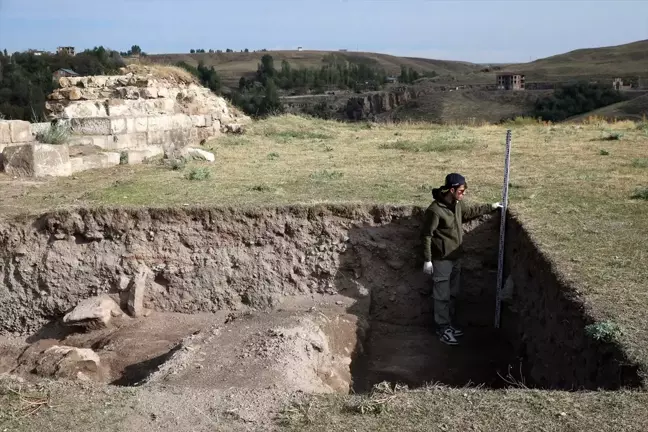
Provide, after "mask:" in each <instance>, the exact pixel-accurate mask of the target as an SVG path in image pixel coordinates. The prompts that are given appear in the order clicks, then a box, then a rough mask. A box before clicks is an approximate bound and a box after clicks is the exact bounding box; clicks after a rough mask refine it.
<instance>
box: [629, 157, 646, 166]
mask: <svg viewBox="0 0 648 432" xmlns="http://www.w3.org/2000/svg"><path fill="white" fill-rule="evenodd" d="M632 166H633V167H634V168H648V158H637V159H633V160H632Z"/></svg>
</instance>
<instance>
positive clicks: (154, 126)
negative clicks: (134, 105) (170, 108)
mask: <svg viewBox="0 0 648 432" xmlns="http://www.w3.org/2000/svg"><path fill="white" fill-rule="evenodd" d="M171 129H173V117H172V116H168V115H157V116H151V117H148V132H162V131H169V130H171ZM149 144H150V143H149Z"/></svg>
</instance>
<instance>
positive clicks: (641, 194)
mask: <svg viewBox="0 0 648 432" xmlns="http://www.w3.org/2000/svg"><path fill="white" fill-rule="evenodd" d="M630 198H632V199H640V200H648V187H638V188H636V189H635V191H634V193H633V194H632V196H631V197H630Z"/></svg>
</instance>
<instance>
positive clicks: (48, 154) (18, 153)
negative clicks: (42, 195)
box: [2, 144, 72, 177]
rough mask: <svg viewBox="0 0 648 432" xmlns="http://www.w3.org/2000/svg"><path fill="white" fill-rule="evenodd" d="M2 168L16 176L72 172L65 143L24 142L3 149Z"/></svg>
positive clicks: (40, 175) (52, 174)
mask: <svg viewBox="0 0 648 432" xmlns="http://www.w3.org/2000/svg"><path fill="white" fill-rule="evenodd" d="M2 153H3V160H4V169H5V171H6V172H7V174H9V175H15V176H18V177H32V176H33V177H44V176H69V175H70V174H71V173H72V167H71V164H70V153H69V149H68V146H67V145H51V144H25V145H19V146H13V147H7V148H5V149H4V150H3V152H2Z"/></svg>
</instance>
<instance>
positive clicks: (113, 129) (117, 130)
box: [110, 118, 127, 135]
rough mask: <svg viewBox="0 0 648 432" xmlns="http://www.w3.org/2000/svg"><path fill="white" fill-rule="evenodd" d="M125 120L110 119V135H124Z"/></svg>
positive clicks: (125, 130)
mask: <svg viewBox="0 0 648 432" xmlns="http://www.w3.org/2000/svg"><path fill="white" fill-rule="evenodd" d="M126 132H127V129H126V119H125V118H111V119H110V133H111V134H113V135H119V134H125V133H126Z"/></svg>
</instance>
